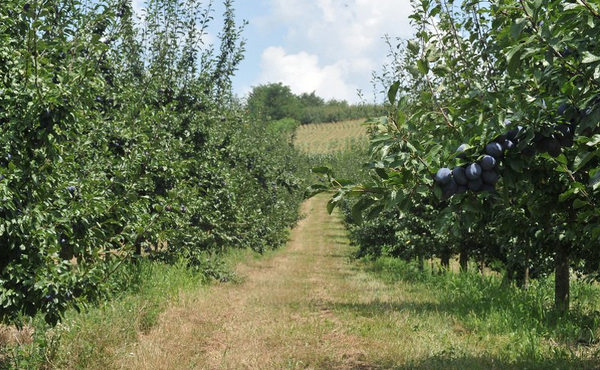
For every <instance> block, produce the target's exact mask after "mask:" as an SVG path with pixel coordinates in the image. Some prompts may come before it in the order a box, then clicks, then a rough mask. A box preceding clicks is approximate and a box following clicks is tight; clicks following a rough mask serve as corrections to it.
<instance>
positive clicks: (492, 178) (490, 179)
mask: <svg viewBox="0 0 600 370" xmlns="http://www.w3.org/2000/svg"><path fill="white" fill-rule="evenodd" d="M499 178H500V175H498V172H496V171H483V172H482V173H481V179H482V180H483V182H484V183H486V184H489V185H494V184H495V183H497V182H498V179H499Z"/></svg>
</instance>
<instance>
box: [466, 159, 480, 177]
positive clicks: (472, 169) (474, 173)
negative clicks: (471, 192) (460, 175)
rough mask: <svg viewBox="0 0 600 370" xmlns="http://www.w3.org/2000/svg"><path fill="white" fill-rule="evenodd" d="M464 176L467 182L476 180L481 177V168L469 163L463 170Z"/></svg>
mask: <svg viewBox="0 0 600 370" xmlns="http://www.w3.org/2000/svg"><path fill="white" fill-rule="evenodd" d="M465 175H467V178H468V179H469V180H476V179H478V178H479V177H481V166H480V165H479V164H477V163H471V164H470V165H468V166H467V168H466V169H465Z"/></svg>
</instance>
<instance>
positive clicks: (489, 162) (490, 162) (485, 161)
mask: <svg viewBox="0 0 600 370" xmlns="http://www.w3.org/2000/svg"><path fill="white" fill-rule="evenodd" d="M479 163H480V165H481V168H482V169H483V170H484V171H489V170H491V169H492V168H494V167H495V166H496V158H494V157H492V156H491V155H488V154H486V155H484V156H483V158H481V161H480V162H479Z"/></svg>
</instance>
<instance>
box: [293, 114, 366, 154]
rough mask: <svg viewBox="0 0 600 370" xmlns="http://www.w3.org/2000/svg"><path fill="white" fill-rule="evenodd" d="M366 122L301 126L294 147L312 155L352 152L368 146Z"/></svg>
mask: <svg viewBox="0 0 600 370" xmlns="http://www.w3.org/2000/svg"><path fill="white" fill-rule="evenodd" d="M364 122H365V120H364V119H360V120H351V121H341V122H331V123H314V124H307V125H300V126H299V127H298V128H297V130H296V138H295V140H294V145H295V146H296V148H298V149H299V150H301V151H303V152H305V153H307V154H310V155H318V154H329V153H335V152H343V151H351V150H354V149H355V148H356V147H366V146H367V144H368V136H367V127H366V126H364V124H363V123H364Z"/></svg>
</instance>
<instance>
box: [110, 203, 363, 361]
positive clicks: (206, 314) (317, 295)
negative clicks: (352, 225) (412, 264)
mask: <svg viewBox="0 0 600 370" xmlns="http://www.w3.org/2000/svg"><path fill="white" fill-rule="evenodd" d="M324 201H325V199H324V198H322V197H321V198H319V197H317V198H313V199H311V200H309V201H308V202H306V203H305V204H304V210H303V211H304V213H305V214H306V215H307V216H306V218H305V219H303V220H301V221H300V223H299V225H298V227H296V228H295V229H294V230H293V231H292V235H291V240H290V242H289V244H288V246H287V247H286V248H285V249H284V250H282V251H279V252H277V253H275V254H274V255H273V256H272V257H269V258H265V259H260V260H254V261H251V262H249V263H245V264H243V265H242V266H240V267H239V269H238V274H239V275H240V276H241V277H242V279H243V280H242V282H241V283H231V284H225V285H219V286H213V287H211V288H208V290H205V291H201V292H200V293H199V294H198V295H197V296H191V297H187V298H186V299H185V300H184V304H183V305H180V306H178V307H173V308H171V309H169V310H167V312H165V313H164V314H163V316H162V317H161V319H160V322H159V324H158V325H157V326H156V327H155V328H154V329H153V330H151V331H150V332H149V333H147V334H146V335H144V336H143V337H142V338H141V341H140V342H139V344H137V345H136V347H135V348H133V349H132V353H130V354H129V356H126V357H125V359H124V363H123V364H121V367H122V368H124V369H244V368H249V369H280V368H292V369H293V368H335V369H338V368H339V369H368V368H371V367H372V366H370V365H369V362H368V360H367V355H366V352H365V349H364V347H365V345H366V343H364V341H363V340H362V339H361V338H360V336H357V335H355V334H352V333H351V332H349V330H348V327H347V325H346V324H347V323H345V322H343V320H342V319H341V318H340V317H338V315H336V312H335V311H336V308H335V305H336V304H338V303H341V302H339V296H340V295H344V296H348V297H351V296H353V295H354V296H355V295H359V294H360V291H359V288H364V287H359V286H357V285H356V283H355V281H354V280H355V279H356V271H354V270H352V268H351V265H350V264H348V263H347V255H348V244H347V239H346V238H345V235H344V233H345V232H344V229H343V226H342V225H341V224H340V223H339V221H338V220H337V219H336V218H335V217H330V216H329V215H328V214H327V212H326V210H325V207H324Z"/></svg>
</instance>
